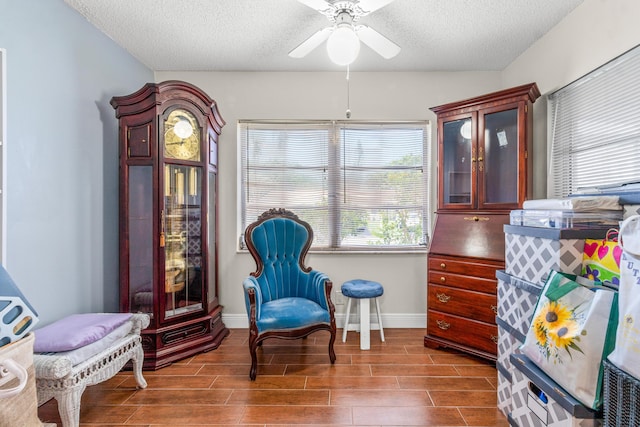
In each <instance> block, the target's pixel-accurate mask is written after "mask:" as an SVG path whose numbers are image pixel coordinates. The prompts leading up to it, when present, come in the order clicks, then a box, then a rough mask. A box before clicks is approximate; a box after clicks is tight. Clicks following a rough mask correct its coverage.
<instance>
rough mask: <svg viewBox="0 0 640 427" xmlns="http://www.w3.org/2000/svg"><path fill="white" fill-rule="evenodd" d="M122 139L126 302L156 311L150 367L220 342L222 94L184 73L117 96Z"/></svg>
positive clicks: (124, 305)
mask: <svg viewBox="0 0 640 427" xmlns="http://www.w3.org/2000/svg"><path fill="white" fill-rule="evenodd" d="M111 105H112V106H113V107H114V108H115V111H116V117H117V118H118V121H119V140H120V310H121V311H122V312H132V313H148V314H149V316H150V317H151V323H150V325H149V327H148V328H147V329H145V330H143V331H142V346H143V348H144V353H145V359H144V368H145V369H158V368H161V367H163V366H166V365H169V364H171V363H172V362H174V361H176V360H179V359H182V358H185V357H188V356H191V355H193V354H196V353H199V352H202V351H207V350H211V349H215V348H217V347H218V346H219V345H220V343H221V342H222V339H223V338H224V337H225V336H226V335H227V334H228V333H229V331H228V329H227V328H226V327H225V325H224V324H223V323H222V307H221V306H220V304H219V302H218V283H217V253H216V252H217V234H218V233H217V228H218V225H217V215H216V213H217V191H218V180H217V174H218V156H217V150H218V136H219V135H220V132H221V130H222V126H223V125H224V120H223V119H222V117H220V114H219V113H218V109H217V106H216V103H215V101H214V100H213V99H211V98H210V97H209V96H208V95H207V94H205V93H204V92H202V91H201V90H200V89H198V88H197V87H195V86H193V85H191V84H189V83H185V82H180V81H175V80H171V81H165V82H162V83H148V84H146V85H144V86H143V87H142V88H141V89H140V90H138V91H136V92H134V93H132V94H130V95H127V96H118V97H114V98H113V99H112V100H111Z"/></svg>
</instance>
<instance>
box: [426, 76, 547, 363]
mask: <svg viewBox="0 0 640 427" xmlns="http://www.w3.org/2000/svg"><path fill="white" fill-rule="evenodd" d="M539 96H540V92H539V90H538V87H537V85H536V84H535V83H531V84H527V85H522V86H518V87H514V88H511V89H506V90H503V91H499V92H495V93H490V94H487V95H483V96H480V97H477V98H472V99H467V100H464V101H460V102H454V103H450V104H446V105H442V106H438V107H433V108H431V110H432V111H434V112H435V113H436V115H437V116H438V211H437V215H436V222H435V227H434V230H433V237H432V239H431V244H430V247H429V253H428V263H427V268H428V272H427V334H426V335H425V338H424V344H425V345H426V346H429V347H439V346H444V347H451V348H455V349H458V350H462V351H466V352H468V353H471V354H474V355H477V356H481V357H484V358H487V359H492V360H495V358H496V354H497V341H498V330H497V326H496V322H495V317H496V314H497V297H496V293H497V289H496V288H497V279H496V270H499V269H504V267H505V265H504V261H505V237H504V232H503V228H504V224H508V223H509V212H510V210H512V209H518V208H520V207H522V203H523V202H524V201H525V199H527V198H530V197H531V189H532V179H531V172H532V168H531V166H532V165H531V161H532V157H531V143H532V133H533V127H532V120H533V111H532V104H533V102H534V101H535V100H536V99H537V98H538V97H539Z"/></svg>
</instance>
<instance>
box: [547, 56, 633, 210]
mask: <svg viewBox="0 0 640 427" xmlns="http://www.w3.org/2000/svg"><path fill="white" fill-rule="evenodd" d="M549 114H550V123H551V158H550V163H549V182H548V197H553V198H557V197H565V196H567V195H568V194H571V193H576V192H579V191H582V192H585V191H586V192H589V191H590V189H594V188H595V187H601V186H606V185H618V184H621V183H626V182H633V181H640V48H637V47H636V48H635V49H633V50H631V51H629V52H627V53H625V54H624V55H622V56H620V57H618V58H616V59H615V60H613V61H611V62H609V63H607V64H605V65H603V66H602V67H600V68H598V69H596V70H594V71H592V72H591V73H589V74H588V75H586V76H584V77H582V78H580V79H579V80H577V81H575V82H573V83H571V84H570V85H568V86H566V87H564V88H562V89H560V90H558V91H557V92H555V93H553V94H551V95H550V96H549Z"/></svg>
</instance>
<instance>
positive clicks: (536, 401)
mask: <svg viewBox="0 0 640 427" xmlns="http://www.w3.org/2000/svg"><path fill="white" fill-rule="evenodd" d="M511 362H512V364H513V366H514V371H513V376H512V379H511V380H512V387H511V405H512V409H511V414H510V416H509V422H510V424H511V425H515V426H519V427H539V426H548V427H574V426H575V427H578V426H579V427H600V426H602V425H603V419H602V411H594V410H593V409H591V408H588V407H586V406H584V405H583V404H581V403H580V402H579V401H577V400H576V399H574V398H573V397H571V395H570V394H569V393H566V392H565V391H564V390H563V389H562V388H561V387H560V386H559V385H558V384H557V383H555V382H554V381H553V380H552V379H551V378H549V376H548V375H547V374H545V373H544V372H542V371H541V370H540V369H539V368H538V367H537V366H535V365H534V364H533V362H531V361H530V360H529V359H528V358H527V357H526V356H525V355H522V354H514V355H512V356H511Z"/></svg>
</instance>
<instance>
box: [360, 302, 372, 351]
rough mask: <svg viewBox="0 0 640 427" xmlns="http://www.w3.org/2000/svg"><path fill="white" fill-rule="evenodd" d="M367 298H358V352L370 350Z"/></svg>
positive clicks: (369, 320)
mask: <svg viewBox="0 0 640 427" xmlns="http://www.w3.org/2000/svg"><path fill="white" fill-rule="evenodd" d="M369 312H370V308H369V298H360V350H369V349H370V348H371V337H370V334H369V331H370V330H371V324H370V323H371V319H370V314H369Z"/></svg>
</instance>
